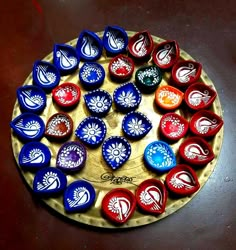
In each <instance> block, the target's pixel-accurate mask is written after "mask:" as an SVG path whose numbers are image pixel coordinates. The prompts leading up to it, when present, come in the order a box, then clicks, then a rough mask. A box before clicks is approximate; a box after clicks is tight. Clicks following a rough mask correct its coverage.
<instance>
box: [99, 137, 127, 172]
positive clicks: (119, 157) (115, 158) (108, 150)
mask: <svg viewBox="0 0 236 250" xmlns="http://www.w3.org/2000/svg"><path fill="white" fill-rule="evenodd" d="M130 154H131V146H130V144H129V142H128V141H127V140H126V139H125V138H124V137H122V136H111V137H109V138H108V139H106V140H105V141H104V143H103V145H102V156H103V158H104V160H105V162H106V163H107V165H108V166H109V167H111V168H112V169H113V170H116V169H118V168H120V167H121V166H122V165H123V164H124V163H125V162H126V161H127V160H128V159H129V157H130Z"/></svg>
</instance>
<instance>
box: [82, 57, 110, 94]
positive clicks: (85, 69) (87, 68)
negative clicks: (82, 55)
mask: <svg viewBox="0 0 236 250" xmlns="http://www.w3.org/2000/svg"><path fill="white" fill-rule="evenodd" d="M79 79H80V82H81V83H82V85H83V86H84V88H85V89H87V90H92V89H96V88H99V87H100V86H101V85H102V84H103V81H104V79H105V70H104V68H103V67H102V65H100V64H99V63H96V62H86V63H84V64H83V66H82V67H81V69H80V71H79Z"/></svg>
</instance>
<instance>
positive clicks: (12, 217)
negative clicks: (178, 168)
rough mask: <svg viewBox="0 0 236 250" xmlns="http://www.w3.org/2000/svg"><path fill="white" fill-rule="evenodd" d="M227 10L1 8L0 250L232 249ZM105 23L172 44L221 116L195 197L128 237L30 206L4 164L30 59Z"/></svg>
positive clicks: (89, 5)
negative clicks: (214, 154)
mask: <svg viewBox="0 0 236 250" xmlns="http://www.w3.org/2000/svg"><path fill="white" fill-rule="evenodd" d="M235 16H236V2H235V1H234V0H230V1H220V0H215V1H204V0H198V1H194V0H188V1H185V0H184V1H170V0H165V1H160V0H153V1H151V0H146V1H140V0H136V1H132V0H131V1H128V0H120V1H115V0H109V1H105V0H100V1H94V0H90V1H89V0H87V1H82V0H81V1H77V0H70V1H69V0H67V1H66V0H60V1H59V0H50V1H49V0H38V1H37V0H31V1H20V0H13V1H4V3H3V1H2V3H1V7H0V20H1V22H0V25H1V38H0V48H1V57H0V64H1V67H0V72H1V73H0V78H1V83H0V108H1V112H0V131H1V136H0V155H1V167H0V173H1V174H0V204H1V205H0V249H3V250H5V249H14V250H15V249H113V250H115V249H136V250H137V249H235V246H236V237H235V234H236V209H235V204H236V188H235V184H236V170H235V162H236V157H235V155H236V154H235V152H234V150H235V145H236V143H235V140H236V139H235V138H236V136H235V135H236V129H235V124H236V107H235V104H236V102H235V96H236V67H235V66H236V45H235V44H236V18H235ZM108 24H117V25H119V26H122V27H124V28H125V29H126V30H134V31H141V30H144V29H148V30H149V31H150V33H151V34H153V35H156V36H159V37H162V38H165V39H175V40H177V41H178V43H179V44H180V47H181V48H182V49H184V50H186V51H187V52H188V53H189V54H190V55H192V56H193V57H194V58H195V59H196V60H197V61H199V62H201V63H202V65H203V68H204V70H205V71H206V72H207V74H208V76H209V77H210V78H211V79H212V81H213V82H214V85H215V87H216V89H217V91H218V94H219V97H220V100H221V104H222V107H223V111H224V121H225V125H224V126H225V127H224V128H225V130H224V131H225V134H224V142H223V147H222V150H221V154H220V157H219V161H218V163H217V166H216V168H215V171H214V172H213V174H212V175H211V177H210V178H209V180H208V181H207V183H206V185H205V186H204V187H203V189H202V190H201V191H200V193H199V194H198V195H197V196H196V197H195V198H194V199H193V200H192V201H191V202H190V203H188V204H187V205H186V206H184V207H183V208H182V209H180V210H178V211H177V212H176V213H175V214H173V215H171V216H168V217H167V218H165V219H164V220H161V221H159V222H157V223H153V224H150V225H147V226H143V227H139V228H133V229H128V230H120V231H116V230H115V231H114V230H101V229H99V228H93V227H87V226H84V225H81V224H74V223H71V222H69V221H67V220H64V219H63V218H60V217H59V216H57V215H55V214H54V213H53V212H52V211H50V210H49V209H47V208H46V207H45V206H44V205H43V204H42V203H41V202H39V201H38V200H37V199H35V198H34V196H33V195H32V194H31V192H30V191H29V190H28V188H27V187H26V185H25V184H24V181H23V179H22V178H21V176H20V174H19V172H18V170H17V167H16V163H15V161H14V158H13V154H12V149H11V141H10V127H9V122H10V120H11V115H12V109H13V105H14V102H15V99H16V88H17V87H19V86H21V85H22V83H23V82H24V81H25V79H26V77H27V76H28V74H29V73H30V72H31V70H32V65H33V63H34V61H35V60H36V59H42V58H43V57H44V56H45V55H47V54H49V53H50V52H51V51H52V48H53V45H54V43H64V42H67V41H69V40H72V39H74V38H76V37H77V36H78V34H79V33H80V32H81V31H82V30H83V29H89V30H92V31H102V30H104V27H105V26H106V25H108Z"/></svg>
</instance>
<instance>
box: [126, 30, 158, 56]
mask: <svg viewBox="0 0 236 250" xmlns="http://www.w3.org/2000/svg"><path fill="white" fill-rule="evenodd" d="M152 50H153V39H152V36H151V34H150V33H149V32H148V31H141V32H138V33H136V34H135V35H133V36H132V37H131V38H130V39H129V43H128V51H129V53H130V54H131V55H132V56H133V57H134V58H135V59H138V60H142V59H146V58H148V57H149V56H150V55H151V53H152Z"/></svg>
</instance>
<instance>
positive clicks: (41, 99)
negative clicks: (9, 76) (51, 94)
mask: <svg viewBox="0 0 236 250" xmlns="http://www.w3.org/2000/svg"><path fill="white" fill-rule="evenodd" d="M17 99H18V102H19V104H20V108H21V110H22V111H23V112H32V113H41V112H42V111H43V110H44V108H45V107H46V104H47V98H46V94H45V92H44V91H43V90H42V89H41V88H40V87H38V86H34V85H25V86H23V87H20V88H18V89H17Z"/></svg>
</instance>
